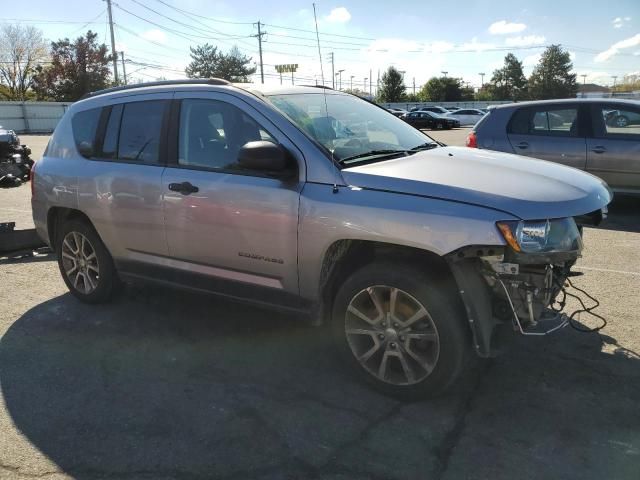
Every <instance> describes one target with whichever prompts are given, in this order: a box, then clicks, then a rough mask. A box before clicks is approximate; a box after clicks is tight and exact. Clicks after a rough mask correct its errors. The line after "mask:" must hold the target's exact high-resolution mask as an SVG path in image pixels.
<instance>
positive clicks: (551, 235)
mask: <svg viewBox="0 0 640 480" xmlns="http://www.w3.org/2000/svg"><path fill="white" fill-rule="evenodd" d="M496 225H497V226H498V229H499V230H500V233H502V236H503V237H504V239H505V240H506V242H507V243H508V244H509V246H510V247H511V248H513V249H514V250H515V251H516V252H523V253H548V252H573V251H580V250H582V237H581V236H580V232H579V231H578V227H577V225H576V222H575V221H574V220H573V218H571V217H570V218H559V219H555V220H533V221H523V220H521V221H519V222H498V223H497V224H496Z"/></svg>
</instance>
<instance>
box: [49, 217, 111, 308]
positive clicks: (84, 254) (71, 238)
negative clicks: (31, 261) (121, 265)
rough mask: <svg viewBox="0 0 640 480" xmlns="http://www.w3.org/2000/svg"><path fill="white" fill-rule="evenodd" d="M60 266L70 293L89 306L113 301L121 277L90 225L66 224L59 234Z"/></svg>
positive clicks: (76, 221)
mask: <svg viewBox="0 0 640 480" xmlns="http://www.w3.org/2000/svg"><path fill="white" fill-rule="evenodd" d="M56 253H57V256H58V267H59V268H60V273H61V274H62V278H63V280H64V283H65V284H66V285H67V288H68V289H69V291H70V292H71V293H72V294H73V295H74V296H75V297H76V298H78V299H80V300H81V301H83V302H85V303H103V302H106V301H108V300H110V299H111V297H112V295H113V293H114V292H115V289H116V286H117V284H118V276H117V273H116V270H115V266H114V264H113V259H112V258H111V255H110V254H109V251H108V250H107V248H106V247H105V246H104V244H103V243H102V240H101V239H100V237H99V236H98V234H97V233H96V231H95V230H94V229H93V227H92V226H91V225H89V224H87V223H86V222H83V221H80V220H71V221H68V222H65V223H64V224H63V225H62V227H61V229H60V232H59V233H58V234H57V245H56Z"/></svg>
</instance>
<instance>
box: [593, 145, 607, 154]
mask: <svg viewBox="0 0 640 480" xmlns="http://www.w3.org/2000/svg"><path fill="white" fill-rule="evenodd" d="M591 151H592V152H593V153H604V152H606V151H607V149H606V148H604V147H603V146H602V145H596V146H595V147H593V148H592V149H591Z"/></svg>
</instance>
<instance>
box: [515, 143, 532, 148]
mask: <svg viewBox="0 0 640 480" xmlns="http://www.w3.org/2000/svg"><path fill="white" fill-rule="evenodd" d="M516 147H518V148H520V149H522V150H524V149H525V148H529V144H528V143H527V142H520V143H519V144H517V145H516Z"/></svg>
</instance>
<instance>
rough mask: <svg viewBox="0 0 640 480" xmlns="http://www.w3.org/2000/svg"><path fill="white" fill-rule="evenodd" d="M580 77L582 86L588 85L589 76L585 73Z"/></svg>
mask: <svg viewBox="0 0 640 480" xmlns="http://www.w3.org/2000/svg"><path fill="white" fill-rule="evenodd" d="M580 76H581V77H582V85H586V84H587V74H586V73H583V74H582V75H580Z"/></svg>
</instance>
